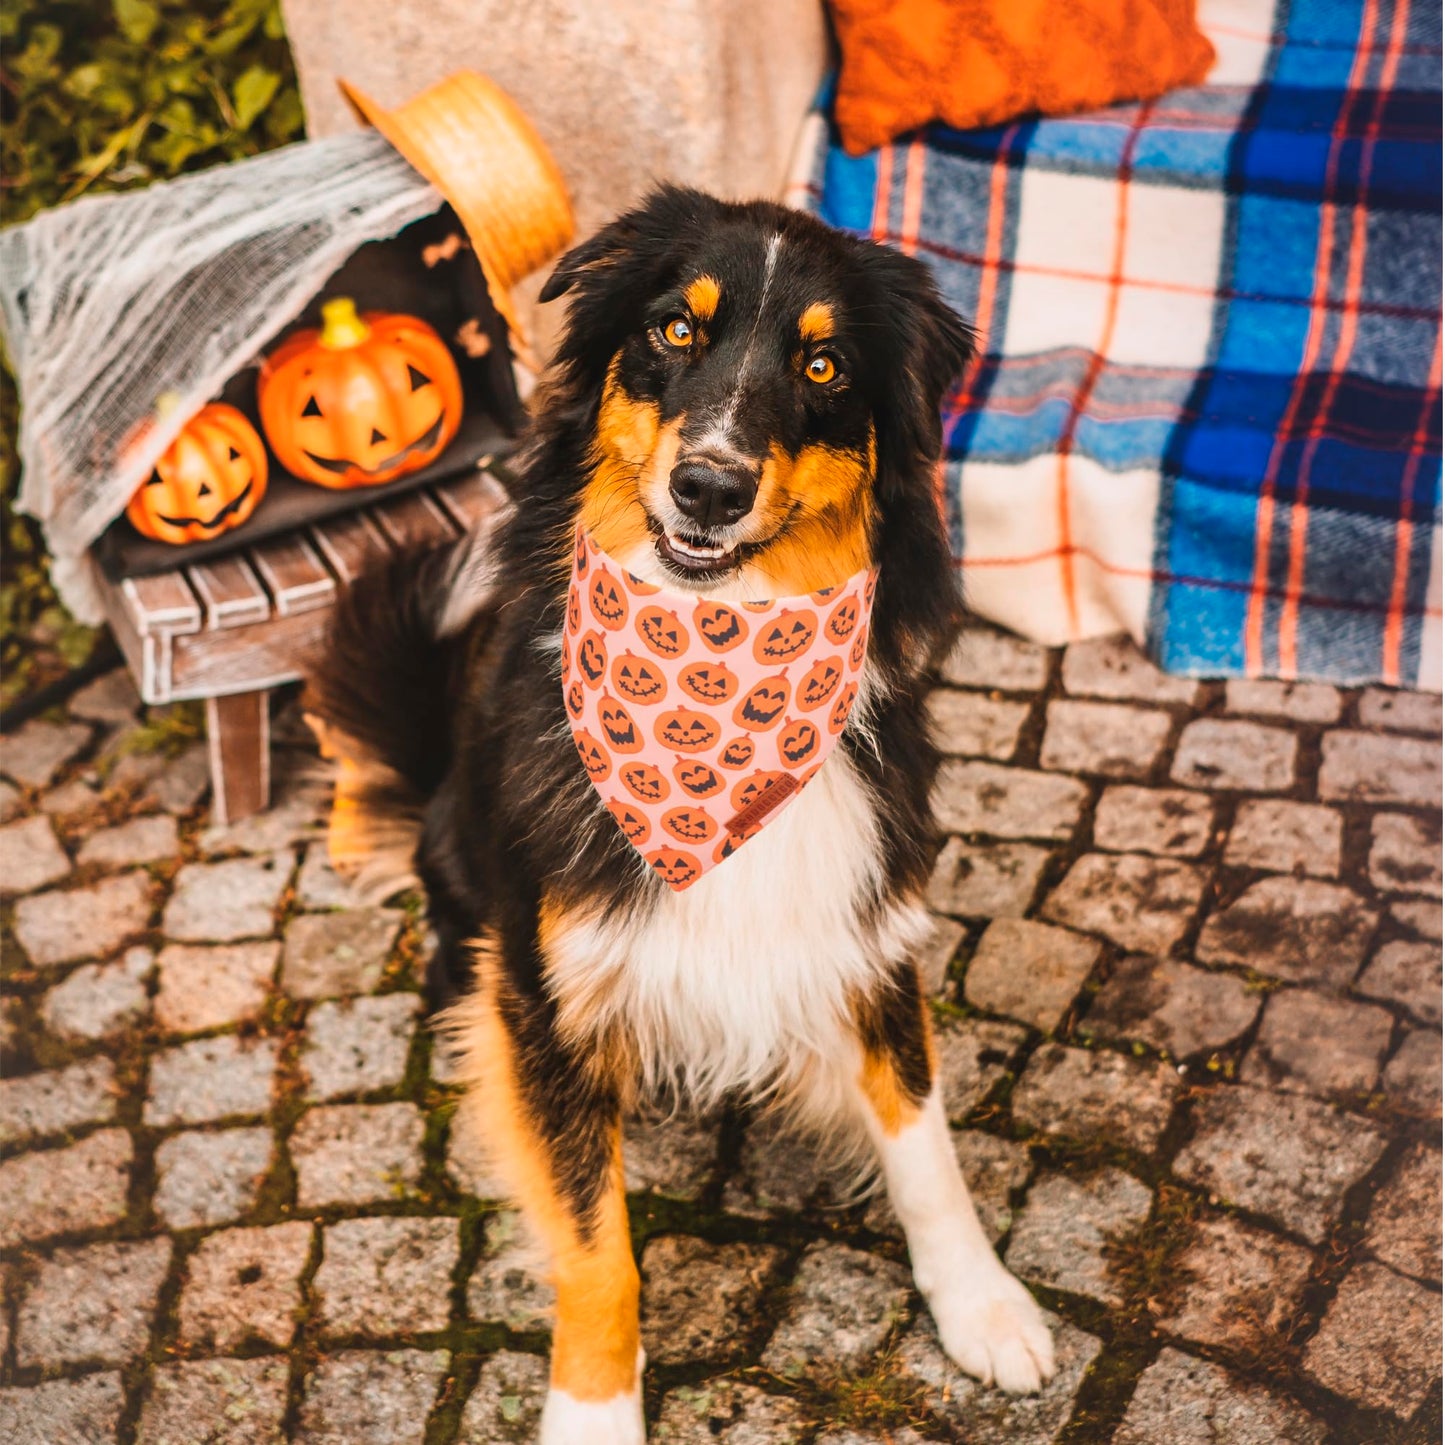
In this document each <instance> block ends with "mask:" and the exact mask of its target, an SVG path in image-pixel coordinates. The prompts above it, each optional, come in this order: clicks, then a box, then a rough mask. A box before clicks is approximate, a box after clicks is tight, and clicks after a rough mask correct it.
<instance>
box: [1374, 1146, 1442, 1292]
mask: <svg viewBox="0 0 1445 1445" xmlns="http://www.w3.org/2000/svg"><path fill="white" fill-rule="evenodd" d="M1365 1244H1366V1246H1367V1247H1368V1248H1369V1249H1370V1251H1371V1252H1372V1253H1373V1254H1374V1255H1375V1257H1376V1258H1377V1259H1381V1260H1383V1261H1384V1262H1385V1263H1386V1264H1388V1265H1389V1266H1390V1267H1391V1268H1392V1269H1395V1270H1398V1271H1399V1272H1400V1273H1401V1274H1409V1275H1414V1276H1415V1277H1416V1278H1418V1279H1431V1280H1434V1281H1435V1282H1436V1283H1437V1284H1438V1283H1439V1281H1440V1249H1441V1215H1440V1151H1439V1150H1438V1149H1427V1148H1426V1147H1425V1146H1424V1145H1423V1144H1416V1145H1414V1146H1413V1147H1412V1148H1411V1149H1410V1152H1409V1153H1408V1154H1406V1155H1405V1157H1404V1158H1403V1159H1402V1160H1401V1161H1400V1163H1399V1165H1398V1167H1397V1168H1396V1170H1395V1172H1394V1174H1393V1175H1392V1177H1391V1178H1390V1179H1389V1180H1388V1181H1387V1182H1386V1183H1385V1184H1384V1185H1383V1187H1382V1188H1381V1189H1380V1192H1379V1193H1378V1194H1377V1195H1376V1196H1375V1202H1374V1204H1373V1205H1372V1206H1371V1208H1370V1218H1369V1223H1368V1227H1367V1228H1366V1231H1365Z"/></svg>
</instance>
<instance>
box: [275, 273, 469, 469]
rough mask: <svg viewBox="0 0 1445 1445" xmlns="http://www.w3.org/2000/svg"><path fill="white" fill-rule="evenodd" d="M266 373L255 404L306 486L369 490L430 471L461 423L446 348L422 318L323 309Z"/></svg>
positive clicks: (334, 304) (340, 301)
mask: <svg viewBox="0 0 1445 1445" xmlns="http://www.w3.org/2000/svg"><path fill="white" fill-rule="evenodd" d="M321 321H322V324H321V328H320V330H316V329H315V328H311V329H307V330H304V331H298V332H296V333H295V334H294V335H292V336H290V337H288V338H287V340H285V341H284V342H282V344H281V345H280V346H278V347H277V348H276V350H275V351H273V352H272V353H271V354H270V355H269V356H268V357H267V358H266V359H265V361H264V362H262V364H261V371H260V375H259V377H258V378H257V382H256V402H257V406H258V408H259V410H260V413H261V428H262V430H263V431H264V432H265V433H266V440H267V441H268V442H270V444H271V450H272V451H273V452H275V453H276V459H277V460H278V461H279V462H280V463H281V465H282V466H283V467H285V468H286V470H287V471H289V472H291V473H293V474H294V475H295V476H297V477H300V478H301V480H302V481H304V482H314V483H315V484H316V485H317V486H319V487H329V488H331V489H333V490H336V489H343V488H349V487H370V486H376V485H378V484H380V483H382V482H389V481H392V480H393V479H394V478H396V477H401V476H405V475H406V474H407V473H409V472H414V471H417V470H418V469H420V468H421V467H425V466H428V465H430V464H431V463H432V462H433V461H435V460H436V458H437V457H438V456H440V455H441V453H442V451H443V450H444V449H445V448H446V447H447V446H449V445H450V443H451V440H452V438H453V437H454V436H456V434H457V428H458V427H459V426H460V425H461V421H462V405H463V404H462V381H461V377H460V375H459V374H458V372H457V365H456V362H455V361H453V360H452V354H451V352H450V351H449V350H448V349H447V345H446V343H445V342H444V341H443V340H442V339H441V337H440V336H438V335H437V334H436V332H435V331H433V330H432V328H431V327H430V326H428V325H427V324H426V322H424V321H422V320H420V319H418V318H417V317H415V316H397V315H389V314H386V313H383V312H378V311H368V312H367V313H366V314H365V315H358V314H357V310H356V305H355V303H354V302H353V301H351V300H350V299H349V298H347V297H344V296H338V297H335V298H333V299H332V300H330V301H327V302H326V303H325V304H324V305H323V306H322V308H321Z"/></svg>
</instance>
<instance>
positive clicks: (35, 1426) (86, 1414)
mask: <svg viewBox="0 0 1445 1445" xmlns="http://www.w3.org/2000/svg"><path fill="white" fill-rule="evenodd" d="M122 1404H124V1393H123V1391H122V1389H121V1383H120V1376H119V1375H117V1374H113V1373H104V1374H95V1375H83V1376H82V1377H81V1378H80V1379H78V1380H51V1381H50V1383H49V1384H45V1385H36V1386H34V1387H33V1388H32V1389H10V1390H0V1440H5V1441H7V1442H8V1445H99V1442H103V1441H109V1440H113V1439H115V1430H116V1423H117V1421H119V1419H120V1411H121V1406H122Z"/></svg>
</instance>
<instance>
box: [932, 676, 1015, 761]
mask: <svg viewBox="0 0 1445 1445" xmlns="http://www.w3.org/2000/svg"><path fill="white" fill-rule="evenodd" d="M928 715H929V719H930V721H931V722H932V724H933V731H934V734H935V736H936V737H937V739H938V742H939V746H940V747H941V748H942V750H943V751H944V752H945V753H947V754H949V755H951V756H953V757H963V758H992V759H993V760H994V761H995V762H1000V763H1006V762H1008V760H1009V759H1010V758H1012V757H1013V755H1014V751H1015V749H1016V748H1017V747H1018V741H1019V733H1020V732H1021V731H1022V730H1023V725H1024V723H1025V722H1027V721H1028V716H1029V705H1028V703H1026V702H1008V701H1006V700H1005V699H1003V698H994V697H989V696H988V695H987V694H986V693H981V692H958V691H956V690H954V689H953V688H948V687H940V688H935V689H934V690H933V692H932V693H930V694H929V698H928Z"/></svg>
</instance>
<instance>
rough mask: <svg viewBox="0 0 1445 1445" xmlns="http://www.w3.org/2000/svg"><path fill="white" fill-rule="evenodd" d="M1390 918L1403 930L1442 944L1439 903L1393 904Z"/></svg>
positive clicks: (1403, 902)
mask: <svg viewBox="0 0 1445 1445" xmlns="http://www.w3.org/2000/svg"><path fill="white" fill-rule="evenodd" d="M1390 917H1391V918H1393V919H1394V920H1395V922H1396V923H1398V924H1399V925H1400V926H1401V927H1402V928H1408V929H1409V930H1410V932H1411V933H1417V934H1419V936H1420V937H1421V938H1428V939H1430V940H1432V941H1433V942H1435V943H1439V942H1440V936H1441V917H1440V905H1439V904H1438V903H1418V902H1415V901H1414V900H1413V899H1411V900H1406V901H1402V902H1399V903H1392V904H1391V905H1390Z"/></svg>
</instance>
